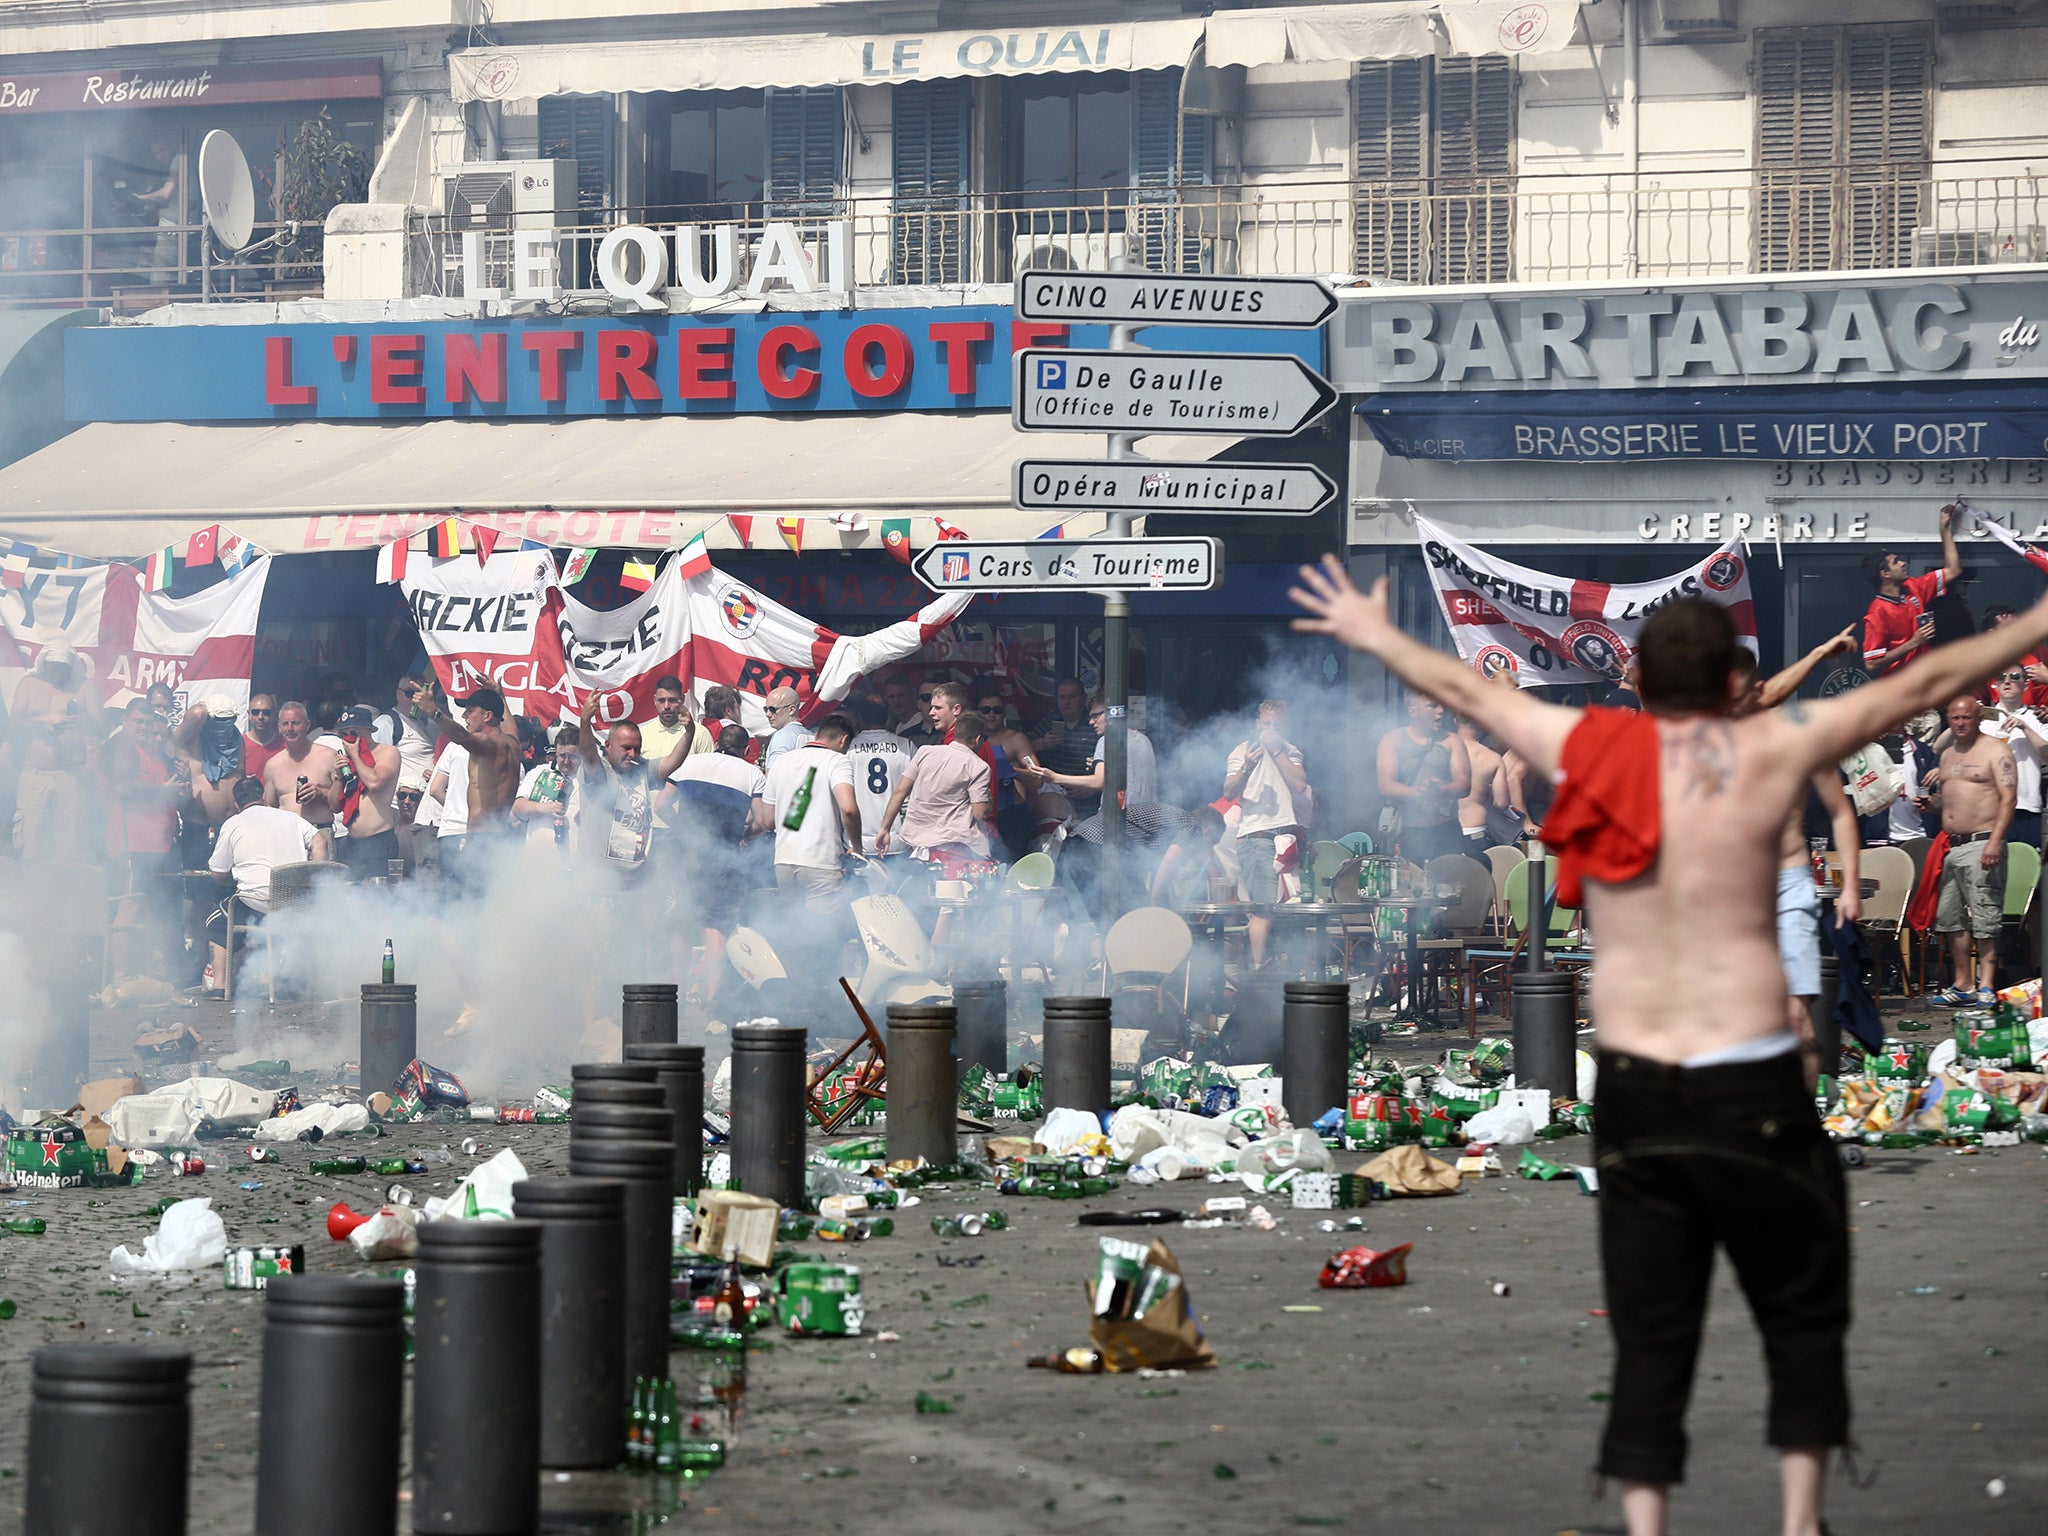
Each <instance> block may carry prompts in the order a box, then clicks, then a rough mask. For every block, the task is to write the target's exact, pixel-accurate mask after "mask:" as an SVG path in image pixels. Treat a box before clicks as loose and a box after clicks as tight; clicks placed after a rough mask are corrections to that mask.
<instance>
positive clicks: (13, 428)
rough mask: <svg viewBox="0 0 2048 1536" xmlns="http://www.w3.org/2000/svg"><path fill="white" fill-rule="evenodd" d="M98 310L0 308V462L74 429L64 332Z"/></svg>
mask: <svg viewBox="0 0 2048 1536" xmlns="http://www.w3.org/2000/svg"><path fill="white" fill-rule="evenodd" d="M99 318H100V312H99V311H98V310H96V309H11V310H0V464H11V463H13V462H14V461H15V460H16V459H18V458H21V457H22V456H23V455H24V454H29V453H33V452H35V451H36V449H38V448H40V447H42V446H43V444H45V443H50V442H55V441H56V440H57V439H58V438H60V437H62V436H63V435H64V434H65V433H66V432H69V431H70V430H71V423H69V422H68V421H66V420H65V419H64V390H63V387H62V383H61V381H62V379H63V377H64V332H65V330H66V329H68V328H69V327H71V326H74V325H83V324H86V323H88V322H91V323H93V324H97V323H98V322H99Z"/></svg>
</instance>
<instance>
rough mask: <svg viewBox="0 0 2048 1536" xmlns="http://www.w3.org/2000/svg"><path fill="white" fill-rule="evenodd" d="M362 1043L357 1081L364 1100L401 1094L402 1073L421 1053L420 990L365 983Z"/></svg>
mask: <svg viewBox="0 0 2048 1536" xmlns="http://www.w3.org/2000/svg"><path fill="white" fill-rule="evenodd" d="M360 1016H361V1019H362V1040H361V1043H360V1044H359V1046H358V1050H359V1051H360V1053H361V1054H360V1056H359V1057H358V1061H359V1070H358V1075H357V1081H358V1082H359V1083H361V1084H362V1089H363V1097H364V1098H368V1097H369V1096H370V1095H371V1094H373V1093H392V1092H395V1091H396V1090H397V1086H398V1079H399V1076H400V1074H401V1073H403V1072H404V1071H405V1069H406V1068H407V1067H408V1066H409V1065H411V1063H412V1061H413V1059H414V1058H415V1057H417V1056H418V1055H419V1053H420V1046H419V1037H420V1005H419V988H418V987H415V986H414V985H413V984H412V983H411V982H409V981H405V982H398V983H395V984H393V985H391V986H388V987H387V986H385V985H384V984H383V983H382V982H375V981H366V982H364V983H363V1000H362V1004H361V1008H360Z"/></svg>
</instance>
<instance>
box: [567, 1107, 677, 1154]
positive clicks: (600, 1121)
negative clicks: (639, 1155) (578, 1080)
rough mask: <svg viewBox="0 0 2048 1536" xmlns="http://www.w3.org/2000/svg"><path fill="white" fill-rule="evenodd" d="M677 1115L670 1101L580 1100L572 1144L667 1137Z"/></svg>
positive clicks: (571, 1129) (571, 1125) (571, 1133)
mask: <svg viewBox="0 0 2048 1536" xmlns="http://www.w3.org/2000/svg"><path fill="white" fill-rule="evenodd" d="M675 1131H676V1117H675V1116H674V1115H672V1114H670V1113H669V1112H668V1106H667V1105H666V1104H578V1105H577V1106H576V1107H575V1109H574V1110H572V1111H571V1112H570V1115H569V1144H570V1145H571V1146H574V1145H575V1144H576V1143H577V1142H579V1141H667V1140H669V1139H670V1138H671V1137H672V1136H674V1135H675Z"/></svg>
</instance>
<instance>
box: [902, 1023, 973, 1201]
mask: <svg viewBox="0 0 2048 1536" xmlns="http://www.w3.org/2000/svg"><path fill="white" fill-rule="evenodd" d="M888 1093H889V1099H888V1105H889V1113H888V1118H887V1121H886V1122H885V1124H886V1128H887V1132H888V1156H889V1161H890V1162H892V1163H894V1162H902V1161H906V1160H908V1159H913V1158H919V1157H921V1158H923V1159H924V1160H925V1161H926V1162H928V1163H936V1164H938V1165H940V1166H942V1167H951V1166H952V1165H953V1164H954V1163H956V1162H958V1161H959V1160H960V1137H959V1118H960V1084H959V1076H958V1071H957V1068H956V1066H955V1064H954V1061H953V1007H952V1005H951V1004H950V1003H912V1004H909V1005H905V1004H901V1003H891V1004H890V1005H889V1081H888Z"/></svg>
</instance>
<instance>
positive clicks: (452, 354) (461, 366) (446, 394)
mask: <svg viewBox="0 0 2048 1536" xmlns="http://www.w3.org/2000/svg"><path fill="white" fill-rule="evenodd" d="M441 398H442V399H443V400H446V401H447V402H448V403H449V404H450V405H460V404H462V402H463V401H464V399H466V398H467V399H473V400H476V401H478V402H480V403H481V404H484V405H503V404H504V403H505V336H504V333H503V332H502V331H484V332H482V333H480V334H477V335H473V336H465V335H464V334H463V333H462V332H460V331H450V332H449V333H448V334H447V335H446V336H444V337H443V338H442V340H441Z"/></svg>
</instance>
